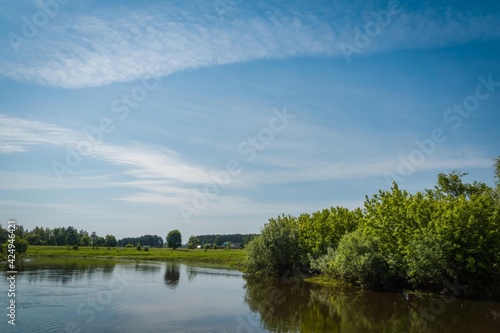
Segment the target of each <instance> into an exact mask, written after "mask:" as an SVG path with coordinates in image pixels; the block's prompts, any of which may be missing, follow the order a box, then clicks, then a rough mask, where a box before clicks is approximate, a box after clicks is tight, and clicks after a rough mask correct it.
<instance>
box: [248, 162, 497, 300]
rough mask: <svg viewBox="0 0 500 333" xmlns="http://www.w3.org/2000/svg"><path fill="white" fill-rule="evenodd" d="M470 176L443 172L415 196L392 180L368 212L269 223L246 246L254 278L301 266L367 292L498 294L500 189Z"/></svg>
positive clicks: (374, 198) (338, 210) (282, 218)
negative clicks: (456, 287)
mask: <svg viewBox="0 0 500 333" xmlns="http://www.w3.org/2000/svg"><path fill="white" fill-rule="evenodd" d="M495 163H496V165H495V167H496V168H497V169H498V170H496V173H497V178H499V177H498V176H500V171H499V170H500V161H499V159H496V160H495ZM466 175H467V174H465V173H459V172H457V171H454V172H452V173H450V174H448V175H446V174H439V175H438V179H437V185H436V186H435V187H434V189H431V190H425V191H424V192H417V193H415V194H410V193H408V192H407V191H405V190H401V189H400V188H399V187H398V185H397V184H396V183H394V184H393V186H392V187H391V189H390V190H388V191H379V192H378V193H377V194H375V195H373V196H371V197H366V200H365V203H364V209H363V210H361V209H355V210H348V209H346V208H339V207H337V208H331V209H329V210H327V209H325V210H322V211H318V212H315V213H313V214H302V215H300V216H299V217H298V218H296V217H292V216H284V215H283V216H280V217H278V218H277V219H270V220H269V223H267V224H266V225H265V226H264V227H263V229H262V231H261V234H260V235H259V236H258V237H256V238H255V239H254V240H253V241H252V242H250V244H249V245H248V246H247V256H248V258H247V261H248V267H249V273H250V274H257V273H265V274H270V275H280V274H283V273H284V272H286V271H287V270H298V269H300V270H301V271H302V272H304V273H322V274H325V275H327V276H330V277H333V278H336V279H340V280H343V281H347V282H350V283H353V284H357V285H361V286H366V287H369V288H376V289H401V288H411V289H419V290H428V291H440V290H442V289H443V283H445V284H446V281H455V280H458V281H460V283H461V284H464V285H467V286H468V287H467V289H466V293H465V295H466V296H471V297H481V298H490V297H500V200H499V199H498V192H496V190H495V189H492V188H490V187H488V186H487V185H486V184H484V183H480V182H473V183H464V182H463V177H464V176H466ZM499 179H500V178H499Z"/></svg>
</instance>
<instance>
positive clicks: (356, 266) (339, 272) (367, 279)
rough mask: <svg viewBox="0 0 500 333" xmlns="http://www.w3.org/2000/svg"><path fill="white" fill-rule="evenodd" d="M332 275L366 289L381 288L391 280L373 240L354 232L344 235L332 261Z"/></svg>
mask: <svg viewBox="0 0 500 333" xmlns="http://www.w3.org/2000/svg"><path fill="white" fill-rule="evenodd" d="M332 268H333V271H332V272H333V274H334V275H336V276H337V277H338V278H340V279H342V280H344V281H347V282H350V283H353V284H356V285H360V286H363V287H368V288H376V289H378V288H383V287H384V286H387V285H388V283H390V281H391V280H392V276H391V274H390V272H389V264H388V263H387V261H386V259H385V258H384V257H383V256H382V254H381V253H380V252H379V250H378V244H377V241H376V240H375V239H369V238H366V237H363V235H362V234H361V232H359V231H354V232H352V233H350V234H347V235H345V236H344V237H343V238H342V239H341V241H340V243H339V246H338V248H337V251H336V253H335V258H334V261H333V267H332Z"/></svg>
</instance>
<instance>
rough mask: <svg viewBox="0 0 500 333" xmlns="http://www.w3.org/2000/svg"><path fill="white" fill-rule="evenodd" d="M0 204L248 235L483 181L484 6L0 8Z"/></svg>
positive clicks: (54, 219) (37, 4) (490, 25)
mask: <svg viewBox="0 0 500 333" xmlns="http://www.w3.org/2000/svg"><path fill="white" fill-rule="evenodd" d="M2 6H3V9H2V11H1V13H0V35H1V36H3V37H2V38H1V39H0V212H1V214H0V215H1V216H0V218H1V220H3V221H1V223H2V224H4V225H5V222H6V221H7V220H8V219H9V218H16V219H17V220H18V223H19V224H23V225H24V226H25V227H27V228H28V229H31V228H33V227H35V226H37V225H38V226H44V227H58V226H69V225H73V226H75V227H77V228H79V229H86V230H88V231H89V232H90V231H94V230H95V231H96V232H97V233H98V234H100V235H105V234H107V233H111V234H114V235H116V236H117V237H119V238H122V237H126V236H139V235H143V234H158V235H161V236H165V235H166V233H167V232H168V231H169V230H171V229H174V228H176V229H179V230H180V231H181V232H182V234H183V235H184V238H185V240H187V238H188V237H189V235H191V234H205V233H247V232H258V231H259V228H260V227H261V226H262V225H263V224H264V223H265V222H266V221H267V219H268V218H269V217H274V216H277V215H279V214H281V213H286V214H300V213H303V212H314V211H316V210H319V209H323V208H328V207H331V206H337V205H340V206H346V207H350V208H354V207H359V206H362V203H363V200H364V197H365V195H366V194H368V195H371V194H373V193H376V192H377V191H378V189H388V188H389V187H390V185H389V183H390V181H391V180H393V179H394V180H397V181H398V182H399V184H400V186H401V187H403V188H406V189H408V190H410V191H412V192H414V191H417V190H422V189H424V188H430V187H432V186H434V184H435V180H436V176H437V174H438V173H440V172H450V171H452V170H461V171H463V172H468V173H469V176H468V177H467V180H469V181H472V180H479V181H483V182H485V183H487V184H489V185H493V183H494V182H493V170H492V163H493V161H492V159H493V158H494V157H496V156H498V155H500V150H499V144H498V143H499V142H500V131H499V130H498V125H499V120H500V116H499V114H498V105H500V62H499V61H498V59H500V5H499V4H498V3H497V2H495V1H479V2H474V3H471V2H468V1H467V2H466V1H461V2H460V1H433V2H424V3H422V2H417V1H408V2H403V1H401V2H397V1H372V2H369V1H308V2H304V1H286V2H284V1H248V0H228V1H224V0H220V1H215V2H212V3H209V2H207V1H134V2H130V3H129V2H126V3H123V2H121V1H108V2H106V3H102V2H99V1H76V0H73V1H71V0H64V1H63V0H46V1H43V0H39V1H31V2H29V1H26V2H22V3H19V2H18V1H13V0H7V1H4V3H3V5H2Z"/></svg>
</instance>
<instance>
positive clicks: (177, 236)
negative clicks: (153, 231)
mask: <svg viewBox="0 0 500 333" xmlns="http://www.w3.org/2000/svg"><path fill="white" fill-rule="evenodd" d="M166 240H167V246H168V247H171V248H172V249H173V250H175V249H176V248H178V247H181V246H182V236H181V232H180V231H179V230H177V229H175V230H171V231H170V232H169V233H168V235H167V238H166Z"/></svg>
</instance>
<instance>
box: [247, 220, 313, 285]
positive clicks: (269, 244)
mask: <svg viewBox="0 0 500 333" xmlns="http://www.w3.org/2000/svg"><path fill="white" fill-rule="evenodd" d="M247 253H248V269H249V271H250V272H253V273H265V274H275V275H282V274H284V273H286V272H291V271H295V270H298V269H303V266H304V264H306V262H307V256H306V252H305V251H304V250H303V248H302V245H301V241H300V239H299V226H298V222H297V219H296V218H293V217H291V216H284V215H283V216H279V217H278V218H276V219H270V220H269V222H268V223H267V224H266V225H265V226H264V228H263V229H262V230H261V234H260V235H259V236H257V237H256V238H254V239H253V240H252V241H251V242H250V243H249V244H248V246H247Z"/></svg>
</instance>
